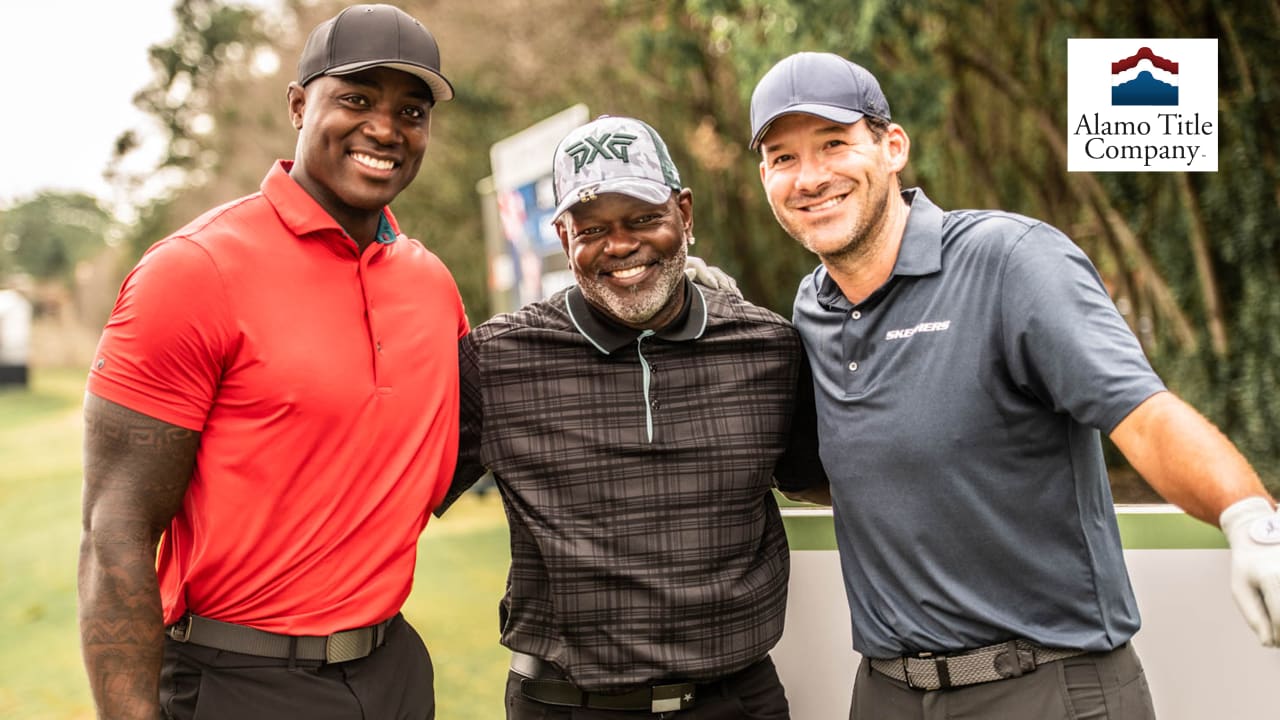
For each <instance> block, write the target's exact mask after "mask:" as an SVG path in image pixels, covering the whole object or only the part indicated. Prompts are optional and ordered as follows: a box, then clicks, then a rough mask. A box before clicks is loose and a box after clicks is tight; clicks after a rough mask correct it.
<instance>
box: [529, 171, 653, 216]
mask: <svg viewBox="0 0 1280 720" xmlns="http://www.w3.org/2000/svg"><path fill="white" fill-rule="evenodd" d="M588 189H589V190H590V191H591V194H590V196H589V197H590V198H594V197H595V196H597V195H604V194H605V193H620V194H622V195H627V196H629V197H633V198H635V199H637V200H641V201H644V202H647V203H650V204H653V205H661V204H663V203H665V202H666V201H667V200H668V199H670V198H671V193H672V191H673V190H674V188H671V187H668V186H666V185H663V184H662V183H660V182H657V181H656V180H648V179H646V178H614V179H612V180H602V181H600V182H598V183H592V184H590V185H584V186H582V187H580V188H578V189H577V190H574V191H573V192H572V193H571V194H569V195H568V196H567V197H564V198H561V200H560V204H559V205H556V212H555V214H554V215H552V216H551V222H555V221H556V220H559V219H560V216H561V215H563V214H564V213H565V211H567V210H569V209H570V208H572V207H573V206H574V205H577V204H578V203H580V202H583V191H584V190H588ZM588 201H589V200H588Z"/></svg>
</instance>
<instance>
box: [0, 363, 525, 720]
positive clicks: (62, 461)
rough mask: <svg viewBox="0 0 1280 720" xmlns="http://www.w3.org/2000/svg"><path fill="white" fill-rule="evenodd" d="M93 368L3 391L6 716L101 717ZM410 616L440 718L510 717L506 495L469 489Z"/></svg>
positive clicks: (1, 622)
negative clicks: (85, 524) (93, 534)
mask: <svg viewBox="0 0 1280 720" xmlns="http://www.w3.org/2000/svg"><path fill="white" fill-rule="evenodd" d="M85 375H86V371H84V370H81V369H70V370H66V369H64V370H48V369H35V370H33V372H32V387H31V389H30V391H25V392H19V391H13V390H6V391H0V528H3V529H4V530H3V533H4V537H3V540H4V542H3V543H0V613H2V615H0V717H2V718H6V720H19V719H21V720H28V719H29V720H36V719H39V720H69V719H71V718H92V717H93V704H92V702H91V700H90V699H89V689H88V685H87V682H86V680H85V676H84V669H83V667H82V665H81V664H80V649H79V644H78V643H79V640H78V636H77V630H76V586H75V573H76V555H77V551H78V544H79V537H80V443H81V421H80V403H81V398H82V397H83V392H84V379H85ZM418 548H419V554H418V571H417V575H416V580H415V583H414V589H413V593H412V594H411V595H410V597H409V600H408V602H407V603H406V604H405V608H404V613H405V616H406V617H407V618H408V619H409V621H410V622H412V623H413V625H414V626H415V627H416V628H417V629H418V631H419V632H420V633H421V634H422V636H423V638H424V639H425V640H426V642H427V647H428V649H429V650H430V652H431V656H432V661H433V663H434V664H435V673H436V681H435V685H436V700H437V703H438V706H439V707H438V712H437V718H439V720H491V719H492V718H495V717H502V715H503V708H502V692H503V687H504V684H505V682H506V664H507V659H508V657H509V656H508V654H507V653H506V652H505V651H504V650H503V649H502V648H501V647H500V646H499V645H498V611H497V606H498V600H499V598H500V597H501V593H502V589H503V586H504V584H505V579H506V569H507V559H508V550H507V530H506V520H505V518H504V516H503V513H502V504H501V502H500V500H499V498H498V496H497V493H493V492H491V493H489V494H487V495H485V496H479V495H476V494H474V493H473V494H468V495H467V496H465V497H463V498H462V499H461V500H460V501H459V502H458V503H457V504H456V505H455V506H454V507H453V508H452V509H451V510H450V511H449V513H448V514H447V515H446V516H445V517H444V518H433V519H432V520H431V522H430V523H429V524H428V526H427V530H426V532H425V533H423V537H422V540H421V541H420V542H419V545H418Z"/></svg>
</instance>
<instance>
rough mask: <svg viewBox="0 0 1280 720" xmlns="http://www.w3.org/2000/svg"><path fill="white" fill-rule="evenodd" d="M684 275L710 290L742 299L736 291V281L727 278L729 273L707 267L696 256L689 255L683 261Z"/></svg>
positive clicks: (710, 266) (705, 263)
mask: <svg viewBox="0 0 1280 720" xmlns="http://www.w3.org/2000/svg"><path fill="white" fill-rule="evenodd" d="M684 274H685V275H686V276H688V278H689V279H690V280H692V281H694V282H696V283H698V284H699V285H702V286H704V287H709V288H711V289H712V290H724V291H726V292H731V293H733V294H734V295H737V296H738V297H742V291H741V290H739V289H738V281H737V280H734V279H733V278H732V277H730V276H729V273H726V272H725V271H723V270H721V269H720V268H718V267H714V266H712V265H708V264H707V262H706V261H705V260H703V259H702V258H700V257H698V256H696V255H690V256H688V257H687V258H686V259H685V261H684Z"/></svg>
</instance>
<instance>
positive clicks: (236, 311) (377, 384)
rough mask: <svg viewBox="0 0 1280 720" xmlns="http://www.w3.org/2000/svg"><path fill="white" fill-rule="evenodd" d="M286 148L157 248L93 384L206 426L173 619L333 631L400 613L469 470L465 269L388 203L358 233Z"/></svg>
mask: <svg viewBox="0 0 1280 720" xmlns="http://www.w3.org/2000/svg"><path fill="white" fill-rule="evenodd" d="M289 166H290V163H288V162H280V163H277V164H276V165H275V167H273V168H272V170H271V171H270V172H269V173H268V174H267V177H266V179H265V180H263V182H262V190H261V192H259V193H256V194H254V195H250V196H248V197H245V198H241V199H240V200H237V201H235V202H232V203H229V204H227V205H224V206H222V207H219V208H215V209H213V210H211V211H209V212H207V213H205V214H204V215H203V216H201V217H199V218H197V219H196V220H195V221H193V222H192V223H191V224H189V225H187V226H186V227H184V228H183V229H181V230H179V231H178V232H176V233H174V234H173V235H171V236H169V237H167V238H165V239H164V240H162V241H160V242H159V243H156V244H155V245H154V246H153V247H152V248H151V249H150V250H148V251H147V253H146V254H145V255H144V256H143V257H142V259H141V261H139V263H138V265H137V267H135V268H134V270H133V272H132V273H130V274H129V276H128V278H126V280H125V282H124V285H123V287H122V288H121V291H120V296H119V298H118V299H117V301H116V306H115V309H114V311H113V312H112V314H111V319H110V320H109V321H108V323H107V326H106V330H105V332H104V334H103V336H102V340H101V342H100V344H99V346H98V353H97V356H96V357H95V359H94V362H93V369H92V371H91V373H90V377H89V386H88V389H89V392H91V393H93V394H94V395H97V396H99V397H102V398H105V399H107V400H111V401H113V402H116V403H118V404H120V405H124V406H125V407H128V408H130V409H132V410H135V411H137V412H140V413H143V414H145V415H149V416H151V417H154V418H157V419H159V420H163V421H165V422H168V423H172V424H174V425H179V426H181V427H185V428H190V429H192V430H198V431H200V432H201V438H200V448H199V451H198V454H197V457H196V467H195V472H194V474H193V475H192V477H191V483H190V486H189V489H188V490H187V494H186V497H185V498H184V500H183V504H182V509H181V510H180V511H179V512H178V514H177V516H176V517H175V518H174V519H173V523H172V524H171V525H170V527H169V530H168V532H167V533H165V536H164V538H163V540H162V542H161V545H160V553H159V559H158V573H159V579H160V592H161V596H162V600H163V603H164V618H165V622H166V623H172V622H174V621H176V620H177V619H178V618H179V617H180V616H181V615H182V614H183V612H185V611H186V610H188V609H189V610H191V611H192V612H194V613H196V614H198V615H203V616H206V617H211V618H215V619H218V620H223V621H226V622H233V623H240V624H244V625H250V626H253V627H257V628H260V629H263V630H269V631H273V632H281V633H289V634H295V635H321V634H328V633H331V632H334V631H337V630H342V629H346V628H353V627H360V626H364V625H369V624H372V623H375V622H379V621H381V620H383V619H385V618H387V617H390V616H391V615H393V614H394V613H396V612H397V611H398V610H399V609H400V607H401V605H402V604H403V602H404V599H405V597H406V596H408V594H409V589H410V586H411V583H412V576H413V568H414V561H415V555H416V548H417V541H418V536H419V535H420V534H421V531H422V529H423V527H424V526H425V525H426V523H427V519H428V518H429V517H430V513H431V510H433V509H434V508H435V507H436V505H437V504H439V502H440V500H441V499H442V497H443V496H444V493H445V491H446V489H447V488H448V486H449V481H450V478H451V476H452V473H453V468H454V463H455V458H456V454H457V441H458V359H457V340H458V338H459V337H461V336H462V335H464V334H466V332H467V330H468V326H467V320H466V316H465V314H464V312H463V307H462V301H461V299H460V297H459V295H458V290H457V287H456V285H455V284H454V281H453V278H452V277H451V276H450V274H449V272H448V270H447V269H446V268H445V267H444V265H443V264H442V263H441V262H440V260H439V259H438V258H436V256H435V255H433V254H432V253H430V252H428V251H427V250H426V249H425V248H424V247H423V246H422V245H421V244H420V243H419V242H417V241H416V240H412V239H409V238H406V237H405V236H403V235H398V228H397V227H396V225H395V220H394V218H392V217H391V215H390V211H389V210H388V211H387V212H386V220H387V222H386V223H384V229H390V230H391V232H389V233H387V234H386V235H385V236H384V237H381V238H380V241H379V242H375V243H373V244H371V245H369V247H367V248H366V249H365V251H364V252H363V253H359V252H358V251H357V248H356V245H355V243H354V242H353V241H352V240H351V239H350V238H349V237H348V236H347V235H346V233H344V232H343V230H342V229H341V228H340V227H339V226H338V225H337V223H336V222H335V221H334V220H333V218H331V217H330V216H329V215H328V213H326V212H325V211H324V210H323V209H321V207H320V206H319V205H318V204H316V202H315V201H314V200H313V199H312V198H311V196H310V195H308V194H307V193H306V192H305V191H304V190H303V189H302V188H301V187H300V186H298V184H297V183H295V182H294V181H293V179H292V178H290V177H289V175H288V174H287V171H288V169H289Z"/></svg>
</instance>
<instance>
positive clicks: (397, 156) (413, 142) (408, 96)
mask: <svg viewBox="0 0 1280 720" xmlns="http://www.w3.org/2000/svg"><path fill="white" fill-rule="evenodd" d="M289 112H290V116H291V117H292V119H293V124H294V127H296V128H297V129H298V146H297V150H296V153H295V156H294V164H293V168H292V169H291V170H290V172H289V174H290V176H292V177H293V179H294V180H296V181H297V183H298V184H299V185H301V186H302V187H303V188H304V189H305V190H306V191H307V192H308V193H309V194H310V195H311V196H312V197H313V198H315V199H316V201H317V202H319V203H320V205H321V206H322V207H323V208H324V209H325V210H327V211H328V212H329V214H330V215H332V216H333V218H334V219H335V220H337V221H338V223H339V224H340V225H342V226H343V227H344V228H346V230H347V232H348V234H350V235H351V236H352V237H353V238H355V239H356V240H357V242H361V243H364V242H367V241H368V240H370V239H371V238H372V231H371V230H370V232H369V237H367V238H366V237H362V235H364V234H365V232H364V228H366V227H367V226H369V225H370V223H372V227H376V224H377V218H378V213H379V212H380V211H381V210H382V208H383V207H384V206H386V205H387V204H388V203H390V202H391V201H392V200H393V199H394V198H395V197H396V196H397V195H399V194H400V191H401V190H404V188H405V187H407V186H408V185H409V183H410V182H412V181H413V179H414V177H416V176H417V174H418V168H419V167H420V166H421V165H422V156H423V154H424V153H425V152H426V149H427V140H428V138H429V137H430V135H431V92H430V90H428V89H427V85H426V83H424V82H423V81H422V80H420V79H418V78H416V77H414V76H413V75H410V74H408V73H405V72H401V71H399V70H392V69H390V68H372V69H370V70H364V71H361V72H358V73H352V74H350V75H341V76H329V75H324V76H321V77H318V78H316V79H315V80H313V81H311V82H310V83H308V84H307V86H306V87H305V88H304V87H302V86H300V85H298V84H297V83H294V84H292V85H290V86H289ZM353 230H357V231H356V232H353Z"/></svg>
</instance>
